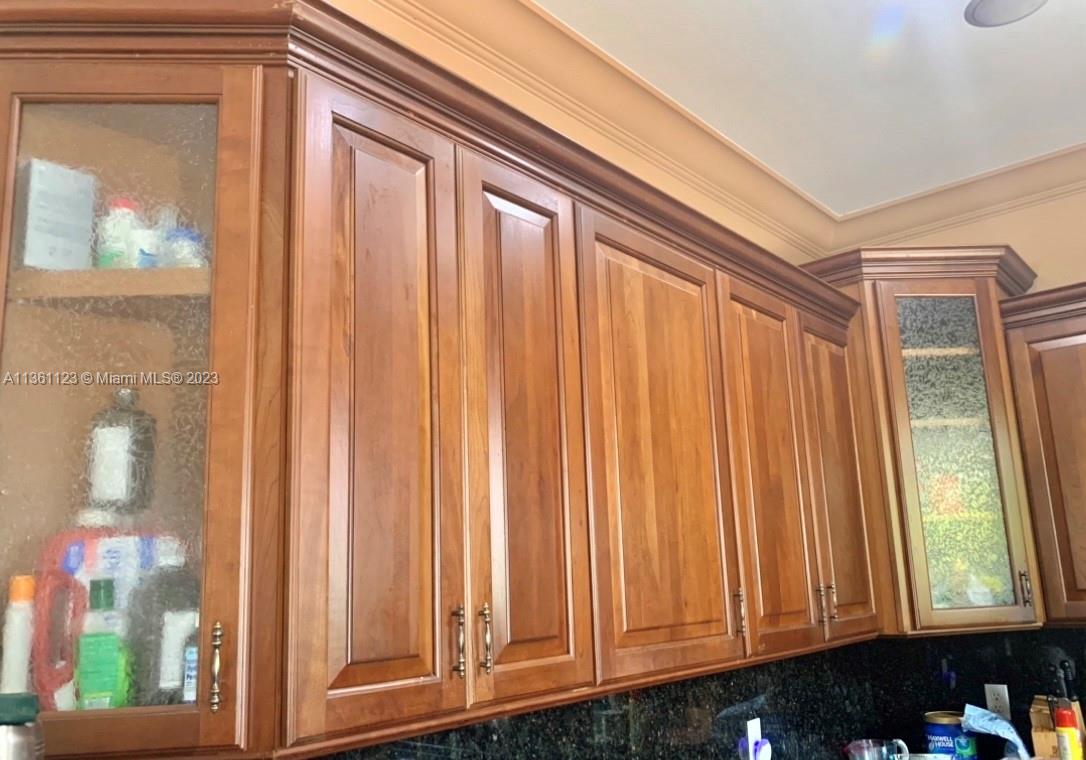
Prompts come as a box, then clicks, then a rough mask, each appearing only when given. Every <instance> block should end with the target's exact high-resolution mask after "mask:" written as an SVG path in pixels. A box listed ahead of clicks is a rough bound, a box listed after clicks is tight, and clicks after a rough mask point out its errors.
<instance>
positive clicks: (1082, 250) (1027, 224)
mask: <svg viewBox="0 0 1086 760" xmlns="http://www.w3.org/2000/svg"><path fill="white" fill-rule="evenodd" d="M900 242H901V244H903V245H982V244H988V243H1008V244H1010V245H1011V246H1012V247H1013V248H1014V249H1015V250H1016V251H1018V253H1019V254H1021V256H1022V258H1024V259H1025V260H1026V262H1027V263H1028V264H1029V265H1030V266H1031V267H1033V269H1034V270H1035V271H1036V272H1037V282H1036V283H1035V284H1034V286H1033V289H1034V290H1044V289H1047V288H1053V287H1056V286H1058V285H1069V284H1071V283H1074V282H1082V281H1084V280H1086V192H1079V193H1075V194H1072V195H1067V196H1062V197H1059V198H1055V199H1053V200H1050V201H1046V202H1044V203H1040V204H1037V205H1032V206H1026V207H1024V208H1017V209H1014V210H1012V211H1007V212H1005V213H1002V214H995V215H992V216H987V217H984V218H981V219H978V220H976V221H972V222H969V223H967V224H962V225H960V226H956V227H951V228H949V229H945V230H939V231H936V232H928V233H925V234H920V235H916V236H915V237H907V238H904V239H902V240H900Z"/></svg>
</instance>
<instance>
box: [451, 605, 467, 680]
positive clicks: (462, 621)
mask: <svg viewBox="0 0 1086 760" xmlns="http://www.w3.org/2000/svg"><path fill="white" fill-rule="evenodd" d="M452 616H453V618H454V619H455V620H456V664H455V665H453V668H452V674H453V675H454V676H458V677H460V678H464V677H466V676H467V674H468V660H467V656H466V655H465V654H464V646H465V645H466V643H467V642H466V639H467V634H466V633H465V630H464V629H465V628H466V626H467V617H468V616H467V613H465V612H464V607H463V606H460V607H457V608H456V609H455V610H453V611H452Z"/></svg>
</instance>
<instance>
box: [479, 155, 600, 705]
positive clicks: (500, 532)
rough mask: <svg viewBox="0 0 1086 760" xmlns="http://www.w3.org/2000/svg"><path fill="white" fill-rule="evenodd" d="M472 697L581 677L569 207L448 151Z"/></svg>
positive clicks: (584, 676)
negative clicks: (458, 275) (454, 218)
mask: <svg viewBox="0 0 1086 760" xmlns="http://www.w3.org/2000/svg"><path fill="white" fill-rule="evenodd" d="M460 170H461V172H460V177H461V185H460V187H461V209H462V212H461V213H462V221H461V230H462V235H463V248H462V258H461V261H462V276H463V281H464V287H463V293H464V324H465V326H466V329H465V332H464V349H465V352H464V355H465V362H466V382H465V389H466V391H465V392H466V397H465V402H466V409H467V415H466V423H465V424H466V430H467V440H468V448H467V467H468V503H469V507H468V525H469V528H468V533H469V535H470V537H471V539H470V545H471V568H472V572H471V594H470V604H469V612H470V615H469V622H470V624H471V628H472V641H473V644H474V652H475V655H476V656H475V657H474V658H473V661H472V670H473V672H474V700H473V701H475V702H486V701H490V700H496V699H503V698H507V697H512V696H518V695H525V694H532V693H538V692H542V691H548V690H555V689H560V688H572V687H575V686H580V685H584V684H589V683H591V682H592V678H593V667H592V606H591V605H592V601H591V587H590V569H589V560H588V502H587V495H586V493H585V466H584V417H583V412H582V404H581V367H580V364H581V363H580V342H579V337H578V310H577V262H576V249H575V247H574V237H573V232H574V230H573V227H574V224H573V203H572V201H571V200H570V199H569V198H568V197H567V196H565V195H563V194H561V193H559V192H557V191H555V190H552V189H551V188H549V187H547V186H546V185H543V184H541V183H540V182H538V181H536V180H533V179H530V178H528V177H526V176H524V175H522V174H519V173H517V172H514V171H512V170H510V169H506V168H504V167H502V166H501V165H499V164H497V163H495V162H493V161H490V160H488V159H485V158H482V157H480V156H478V155H476V154H474V153H472V152H470V151H467V150H462V151H461V153H460Z"/></svg>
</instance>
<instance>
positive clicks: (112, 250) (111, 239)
mask: <svg viewBox="0 0 1086 760" xmlns="http://www.w3.org/2000/svg"><path fill="white" fill-rule="evenodd" d="M142 227H143V223H142V222H141V221H140V215H139V204H138V203H136V201H134V200H132V199H131V198H128V197H127V196H118V197H116V198H114V199H113V200H112V201H110V204H109V211H107V212H106V214H105V216H103V217H102V218H101V219H100V220H99V222H98V243H97V245H96V247H95V251H94V254H95V255H94V265H95V266H96V267H98V268H100V269H125V268H132V267H134V266H136V264H137V261H136V260H135V258H134V257H133V256H132V255H131V248H132V233H133V231H134V230H137V229H141V228H142Z"/></svg>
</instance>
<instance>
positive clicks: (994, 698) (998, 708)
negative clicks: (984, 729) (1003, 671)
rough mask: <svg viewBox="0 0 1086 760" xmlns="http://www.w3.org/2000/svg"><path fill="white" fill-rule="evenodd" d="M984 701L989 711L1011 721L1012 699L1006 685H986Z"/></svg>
mask: <svg viewBox="0 0 1086 760" xmlns="http://www.w3.org/2000/svg"><path fill="white" fill-rule="evenodd" d="M984 699H985V701H987V703H988V710H989V711H990V712H994V713H995V714H996V715H1002V716H1003V717H1004V718H1006V719H1007V720H1010V719H1011V697H1010V694H1008V693H1007V684H1005V683H986V684H984Z"/></svg>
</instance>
